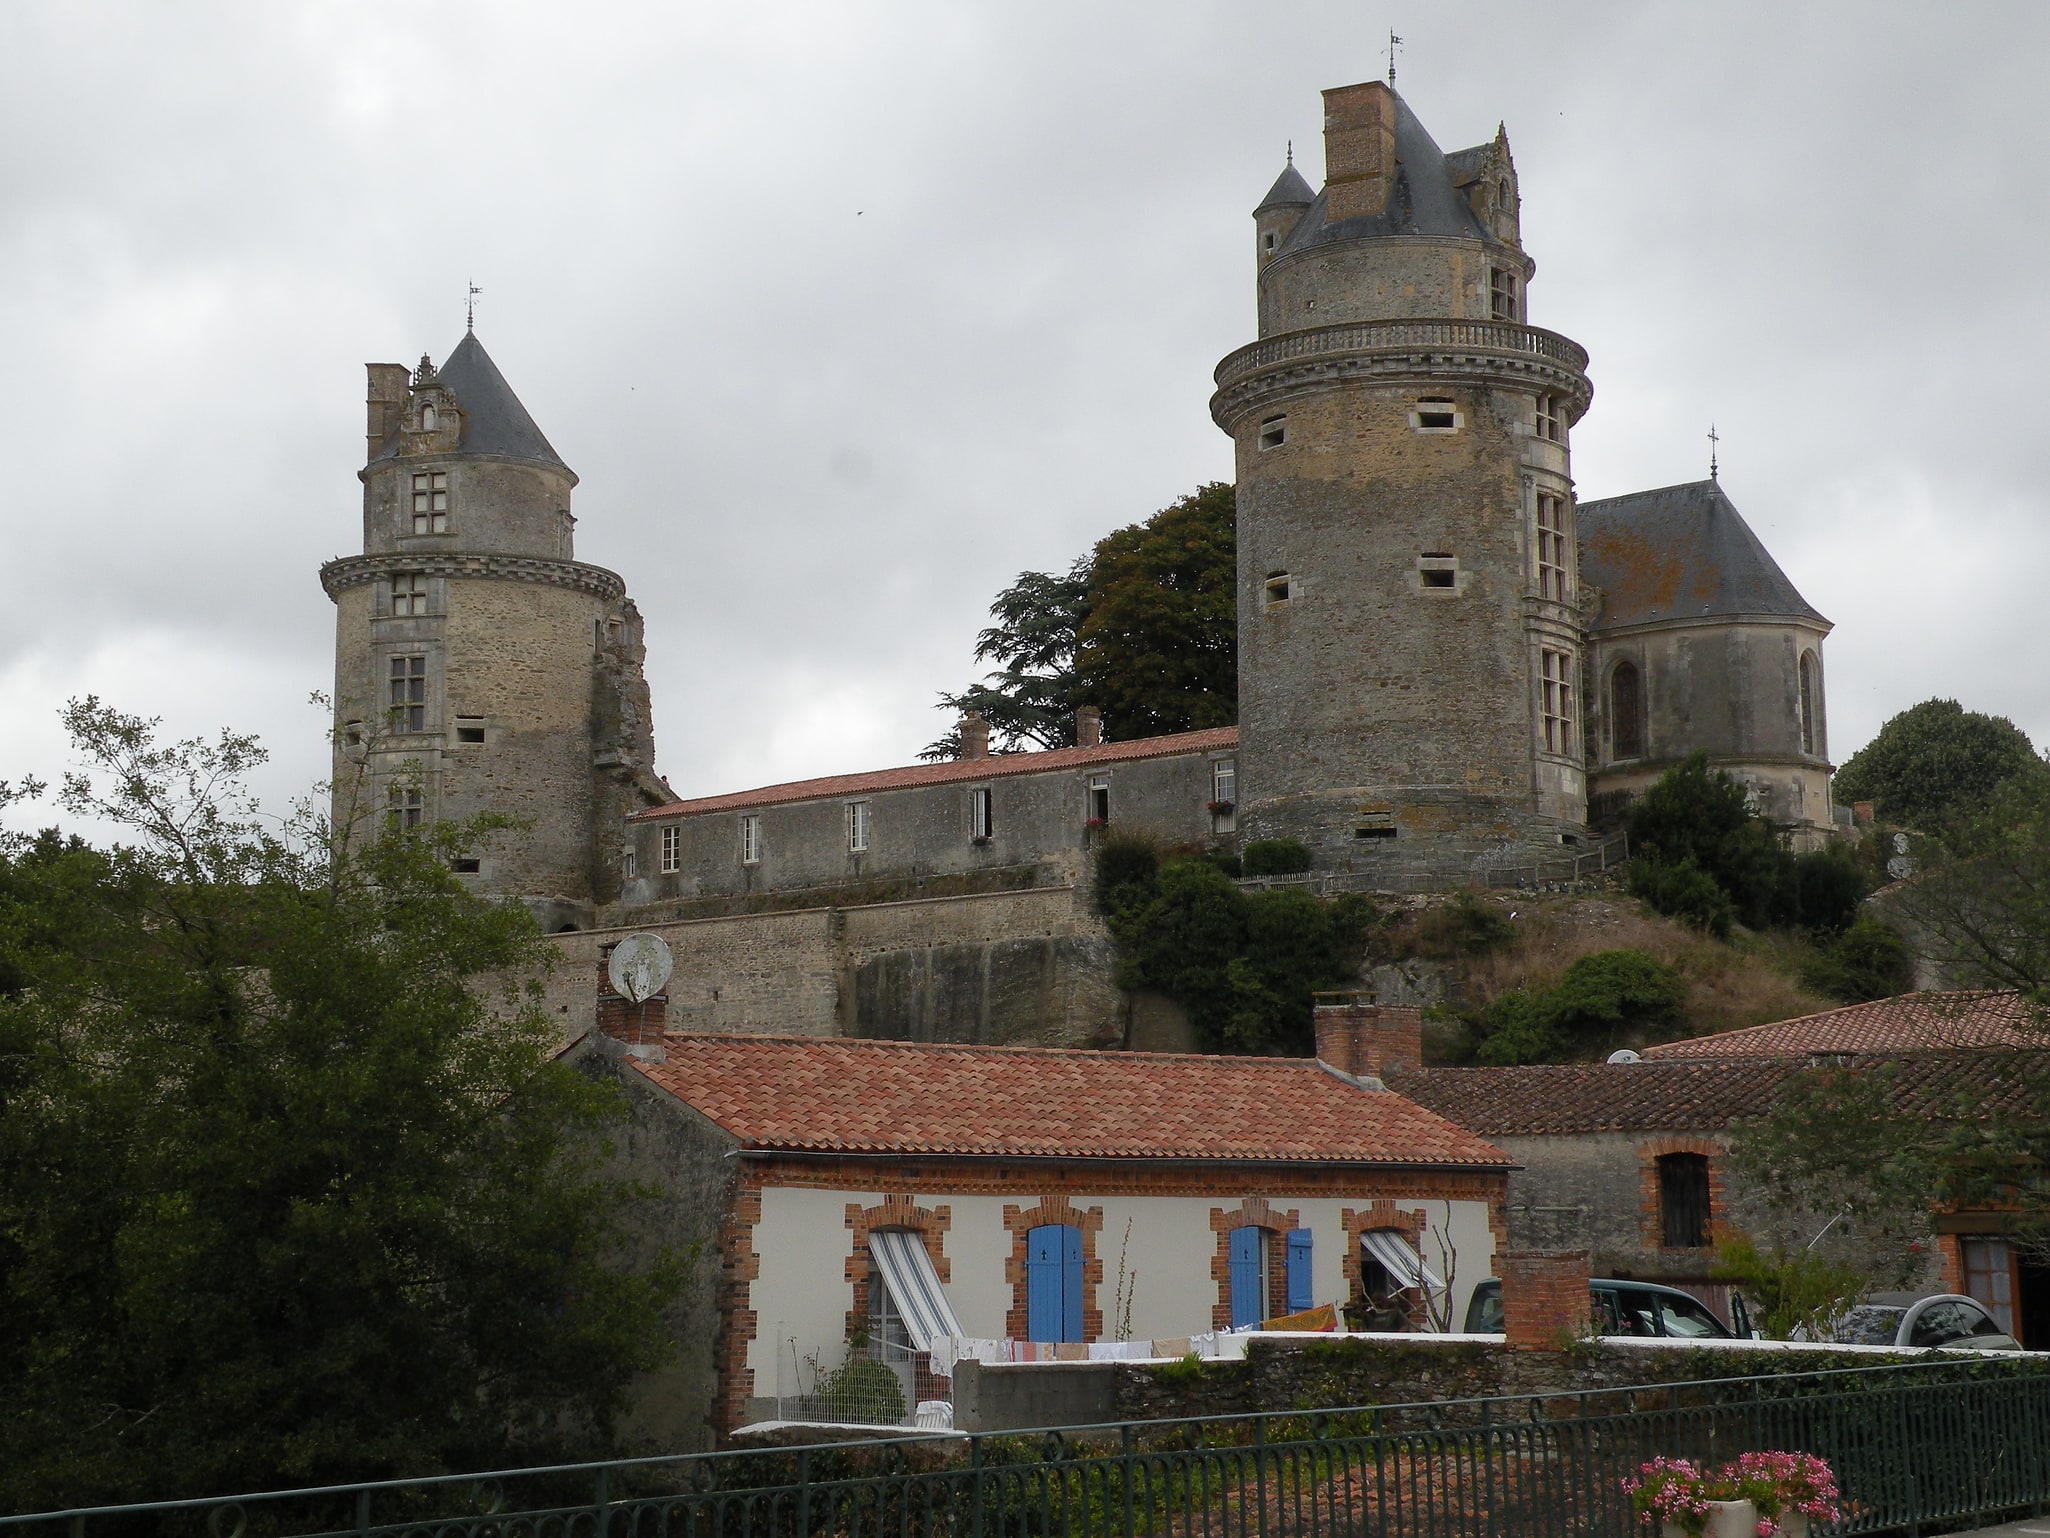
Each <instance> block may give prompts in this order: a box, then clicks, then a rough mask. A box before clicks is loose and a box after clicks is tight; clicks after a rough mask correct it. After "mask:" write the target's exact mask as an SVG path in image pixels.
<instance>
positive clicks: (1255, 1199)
mask: <svg viewBox="0 0 2050 1538" xmlns="http://www.w3.org/2000/svg"><path fill="white" fill-rule="evenodd" d="M1302 1226H1303V1220H1302V1212H1301V1210H1300V1209H1299V1208H1295V1207H1289V1208H1286V1209H1277V1208H1276V1207H1275V1206H1274V1205H1273V1204H1272V1203H1270V1202H1269V1201H1268V1200H1267V1198H1266V1197H1264V1196H1248V1197H1246V1198H1245V1199H1244V1200H1242V1201H1241V1202H1240V1203H1239V1204H1238V1206H1236V1207H1212V1208H1211V1209H1210V1230H1211V1232H1212V1233H1214V1234H1216V1235H1217V1249H1216V1253H1214V1254H1213V1255H1212V1256H1211V1257H1210V1276H1211V1279H1212V1280H1213V1281H1215V1282H1216V1283H1217V1301H1216V1302H1215V1303H1214V1304H1212V1305H1211V1308H1210V1328H1212V1329H1213V1330H1228V1329H1230V1328H1231V1236H1232V1234H1233V1232H1234V1231H1236V1230H1238V1229H1241V1228H1258V1229H1264V1230H1265V1231H1266V1233H1267V1306H1268V1307H1269V1308H1270V1309H1272V1308H1273V1306H1274V1300H1275V1299H1276V1298H1279V1299H1281V1306H1282V1309H1283V1311H1284V1312H1285V1311H1286V1310H1287V1308H1288V1236H1289V1235H1290V1234H1292V1233H1294V1232H1295V1231H1296V1230H1297V1229H1298V1228H1301V1227H1302ZM1268 1317H1269V1318H1276V1317H1279V1316H1278V1315H1274V1314H1270V1315H1269V1316H1268Z"/></svg>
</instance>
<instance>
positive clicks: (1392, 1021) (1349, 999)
mask: <svg viewBox="0 0 2050 1538" xmlns="http://www.w3.org/2000/svg"><path fill="white" fill-rule="evenodd" d="M1312 1018H1313V1019H1314V1020H1315V1022H1316V1030H1317V1059H1318V1061H1319V1062H1321V1063H1323V1064H1324V1065H1325V1066H1326V1067H1327V1068H1336V1069H1337V1070H1338V1071H1339V1072H1340V1073H1343V1074H1350V1075H1351V1076H1352V1077H1353V1078H1355V1079H1386V1078H1387V1077H1388V1075H1389V1074H1391V1073H1400V1072H1401V1071H1402V1070H1403V1069H1405V1068H1419V1067H1422V1066H1423V1061H1424V1012H1423V1011H1422V1010H1421V1009H1417V1008H1413V1007H1408V1008H1406V1007H1403V1006H1401V1005H1396V1004H1369V1003H1367V1002H1366V1001H1365V1000H1364V999H1363V998H1362V997H1361V996H1360V995H1358V994H1345V993H1340V994H1325V995H1322V996H1321V997H1319V998H1318V1000H1317V1003H1316V1008H1315V1009H1314V1010H1313V1011H1312Z"/></svg>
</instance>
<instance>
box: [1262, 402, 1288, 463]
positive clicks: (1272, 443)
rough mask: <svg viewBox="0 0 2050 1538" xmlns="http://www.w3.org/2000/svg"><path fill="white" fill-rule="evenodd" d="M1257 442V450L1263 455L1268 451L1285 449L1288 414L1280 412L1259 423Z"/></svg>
mask: <svg viewBox="0 0 2050 1538" xmlns="http://www.w3.org/2000/svg"><path fill="white" fill-rule="evenodd" d="M1258 442H1259V450H1260V452H1261V453H1263V454H1264V453H1266V452H1267V451H1268V450H1269V449H1278V448H1283V447H1285V446H1286V445H1287V443H1288V413H1287V412H1282V413H1281V414H1280V415H1278V416H1271V417H1268V418H1267V419H1266V420H1265V421H1263V422H1261V424H1260V436H1259V440H1258Z"/></svg>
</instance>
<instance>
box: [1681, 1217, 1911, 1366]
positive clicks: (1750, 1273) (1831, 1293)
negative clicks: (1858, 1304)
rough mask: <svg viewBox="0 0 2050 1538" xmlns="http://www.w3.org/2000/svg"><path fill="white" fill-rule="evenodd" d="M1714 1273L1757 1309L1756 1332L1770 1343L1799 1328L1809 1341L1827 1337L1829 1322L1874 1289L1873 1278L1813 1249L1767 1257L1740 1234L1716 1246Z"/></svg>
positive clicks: (1731, 1236) (1777, 1253)
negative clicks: (1867, 1291) (1831, 1259)
mask: <svg viewBox="0 0 2050 1538" xmlns="http://www.w3.org/2000/svg"><path fill="white" fill-rule="evenodd" d="M1712 1274H1713V1275H1714V1276H1715V1278H1716V1279H1717V1280H1718V1281H1724V1282H1734V1283H1735V1284H1736V1285H1737V1287H1738V1289H1739V1290H1740V1291H1742V1292H1743V1294H1744V1295H1745V1296H1746V1297H1747V1298H1749V1299H1750V1300H1751V1301H1752V1302H1753V1303H1755V1304H1756V1305H1757V1306H1758V1328H1759V1329H1760V1330H1761V1331H1762V1332H1764V1334H1765V1335H1766V1337H1767V1338H1768V1339H1771V1340H1787V1339H1789V1338H1791V1337H1792V1335H1793V1333H1794V1329H1795V1327H1796V1326H1799V1327H1801V1328H1802V1329H1804V1330H1805V1331H1806V1332H1807V1338H1808V1339H1810V1340H1824V1339H1827V1338H1828V1333H1829V1331H1828V1326H1829V1323H1830V1320H1831V1318H1832V1317H1833V1316H1834V1315H1835V1314H1836V1313H1837V1311H1838V1310H1839V1309H1841V1308H1842V1307H1844V1305H1846V1304H1848V1303H1850V1302H1853V1301H1855V1300H1856V1299H1857V1298H1858V1296H1859V1295H1860V1294H1861V1293H1863V1292H1864V1290H1865V1288H1866V1287H1868V1286H1869V1285H1871V1278H1870V1277H1868V1276H1866V1275H1864V1274H1863V1273H1862V1272H1859V1271H1854V1270H1852V1269H1851V1268H1850V1267H1848V1266H1843V1265H1837V1264H1834V1263H1833V1262H1831V1261H1830V1260H1828V1259H1827V1258H1825V1257H1824V1256H1822V1255H1819V1254H1817V1253H1815V1252H1814V1251H1813V1250H1789V1251H1784V1252H1779V1251H1776V1252H1774V1253H1772V1254H1769V1255H1768V1254H1767V1253H1766V1252H1765V1251H1763V1250H1761V1249H1759V1248H1758V1246H1757V1245H1756V1244H1755V1243H1754V1242H1753V1241H1752V1240H1751V1238H1750V1236H1749V1235H1747V1234H1744V1233H1741V1232H1734V1231H1733V1232H1732V1233H1730V1234H1729V1235H1728V1236H1727V1237H1726V1238H1724V1239H1723V1240H1722V1241H1721V1242H1720V1243H1719V1244H1717V1245H1716V1247H1715V1262H1714V1266H1713V1271H1712Z"/></svg>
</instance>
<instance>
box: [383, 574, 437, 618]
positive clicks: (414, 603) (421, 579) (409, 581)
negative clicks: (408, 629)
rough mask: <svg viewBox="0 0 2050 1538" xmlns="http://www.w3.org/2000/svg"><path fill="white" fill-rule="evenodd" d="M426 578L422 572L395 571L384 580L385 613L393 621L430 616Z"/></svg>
mask: <svg viewBox="0 0 2050 1538" xmlns="http://www.w3.org/2000/svg"><path fill="white" fill-rule="evenodd" d="M427 584H428V577H427V573H426V572H424V571H395V572H393V573H392V574H391V575H390V576H389V577H387V578H386V579H385V589H384V601H385V612H386V614H388V615H389V616H390V617H391V618H393V619H416V618H420V617H422V616H425V615H428V614H432V613H433V612H434V610H433V606H432V605H431V604H430V602H429V598H430V596H431V595H430V590H429V588H428V585H427Z"/></svg>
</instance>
